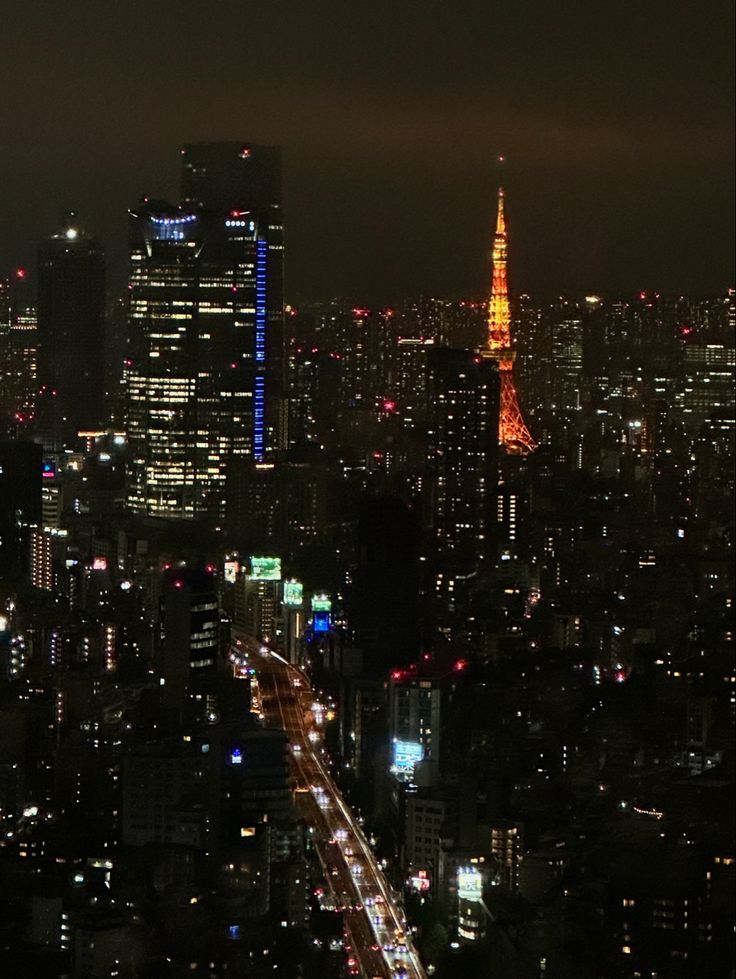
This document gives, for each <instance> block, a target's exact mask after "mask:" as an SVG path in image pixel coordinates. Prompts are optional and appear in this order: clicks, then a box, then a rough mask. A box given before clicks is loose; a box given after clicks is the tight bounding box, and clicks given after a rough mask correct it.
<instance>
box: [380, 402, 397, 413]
mask: <svg viewBox="0 0 736 979" xmlns="http://www.w3.org/2000/svg"><path fill="white" fill-rule="evenodd" d="M382 407H383V410H384V411H396V402H395V401H384V402H383V405H382Z"/></svg>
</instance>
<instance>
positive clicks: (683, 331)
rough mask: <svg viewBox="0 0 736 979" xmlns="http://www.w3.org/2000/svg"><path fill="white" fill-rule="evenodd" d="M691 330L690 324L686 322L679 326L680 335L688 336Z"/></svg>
mask: <svg viewBox="0 0 736 979" xmlns="http://www.w3.org/2000/svg"><path fill="white" fill-rule="evenodd" d="M692 332H693V328H692V326H688V325H687V324H684V325H683V326H681V327H680V336H681V337H689V336H690V334H691V333H692Z"/></svg>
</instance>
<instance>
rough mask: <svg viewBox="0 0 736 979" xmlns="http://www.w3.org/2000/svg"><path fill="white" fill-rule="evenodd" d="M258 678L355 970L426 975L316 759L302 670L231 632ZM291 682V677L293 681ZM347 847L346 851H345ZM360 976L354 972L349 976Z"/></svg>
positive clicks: (387, 977)
mask: <svg viewBox="0 0 736 979" xmlns="http://www.w3.org/2000/svg"><path fill="white" fill-rule="evenodd" d="M238 635H239V637H240V639H239V641H238V640H236V641H237V642H238V646H239V647H240V648H241V650H242V647H243V646H245V647H246V648H247V649H248V652H249V654H250V656H251V665H252V666H254V667H256V670H257V673H258V675H259V683H260V689H261V697H262V703H263V710H264V713H265V716H266V720H267V722H268V723H272V724H276V725H278V726H279V727H281V728H282V729H283V730H284V731H285V732H286V734H287V736H288V738H289V741H290V743H291V766H292V773H293V775H294V778H295V783H296V789H297V792H296V799H297V805H298V806H299V808H300V809H301V811H302V813H303V815H304V818H305V821H306V822H307V823H308V824H309V825H311V826H312V827H313V829H314V843H315V847H316V849H317V852H318V856H319V858H320V862H321V864H322V868H323V871H324V873H325V878H326V880H327V882H328V886H329V887H330V889H331V891H332V893H333V896H334V899H335V902H336V906H338V907H343V908H344V909H345V923H346V931H347V933H348V935H349V936H350V939H351V942H352V955H353V957H354V959H355V960H356V961H357V963H359V966H360V973H362V975H363V976H365V977H368V979H375V977H380V979H399V977H401V979H425V977H426V973H425V971H424V968H423V967H422V964H421V962H420V961H419V957H418V956H417V953H416V951H415V950H414V948H413V945H412V942H411V939H410V937H409V936H408V935H407V934H406V921H405V919H404V916H403V914H402V912H401V910H400V908H399V906H398V903H397V900H396V897H395V896H394V894H393V891H392V889H391V887H390V885H389V884H388V882H387V881H386V879H385V877H384V875H383V872H382V871H381V868H380V867H379V865H378V863H377V861H376V858H375V855H374V853H373V851H372V850H371V848H370V845H369V844H368V841H367V840H366V838H365V835H364V833H363V830H362V828H361V826H360V824H359V823H358V820H357V819H356V817H355V816H354V814H353V812H352V810H351V809H350V807H349V806H348V805H347V803H346V802H345V800H344V799H343V797H342V794H341V793H340V790H339V789H338V787H337V785H336V784H335V782H334V781H333V779H332V776H331V775H330V774H329V772H328V771H327V768H326V767H325V765H324V764H323V762H322V759H321V758H320V757H319V750H320V748H319V740H320V739H319V738H317V739H315V743H314V744H313V743H312V740H311V739H310V734H312V736H314V732H315V730H316V728H315V724H314V722H313V720H312V721H311V722H310V721H309V719H310V718H313V714H312V709H311V707H312V704H313V703H314V702H315V695H314V692H313V691H312V689H311V687H310V686H309V681H308V678H307V677H306V675H305V674H304V672H303V671H302V670H300V669H299V668H298V667H296V666H293V665H291V664H290V663H288V662H287V661H286V660H285V659H284V658H283V657H281V656H279V655H278V654H277V653H273V652H272V651H271V650H269V649H268V648H267V647H265V646H263V645H262V644H261V643H259V642H257V641H256V640H254V639H252V638H250V637H246V636H243V635H242V634H240V633H239V634H238ZM295 681H296V682H295ZM346 851H347V852H346ZM355 974H359V973H355Z"/></svg>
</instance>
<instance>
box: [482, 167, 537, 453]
mask: <svg viewBox="0 0 736 979" xmlns="http://www.w3.org/2000/svg"><path fill="white" fill-rule="evenodd" d="M503 160H504V158H503V156H499V157H498V163H499V165H500V164H502V163H503ZM504 199H505V194H504V190H503V186H501V185H500V184H499V188H498V211H497V214H496V232H495V234H494V236H493V278H492V284H491V298H490V301H489V303H488V340H487V344H486V348H485V350H483V351H481V353H482V356H484V357H488V358H489V359H492V360H495V361H496V363H497V364H498V373H499V377H500V381H501V404H500V410H499V420H498V440H499V442H500V443H501V444H502V445H503V447H504V449H505V450H506V452H508V453H509V454H511V455H528V454H529V453H530V452H534V450H535V449H536V447H537V443H536V442H535V441H534V439H533V438H532V434H531V432H530V431H529V429H528V428H527V426H526V422H525V421H524V416H523V415H522V413H521V408H520V407H519V398H518V395H517V393H516V385H515V383H514V372H513V368H514V358H515V356H516V351H515V350H514V349H513V345H512V342H511V304H510V302H509V284H508V272H507V254H508V234H507V230H506V214H505V210H504Z"/></svg>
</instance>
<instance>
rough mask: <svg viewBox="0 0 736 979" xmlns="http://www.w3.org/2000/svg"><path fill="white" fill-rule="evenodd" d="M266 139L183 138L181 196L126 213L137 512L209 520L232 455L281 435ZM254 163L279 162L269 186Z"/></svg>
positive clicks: (279, 232) (274, 184)
mask: <svg viewBox="0 0 736 979" xmlns="http://www.w3.org/2000/svg"><path fill="white" fill-rule="evenodd" d="M261 149H262V152H263V153H264V154H265V163H264V161H263V160H262V159H261V156H260V154H261ZM261 149H259V148H258V147H246V146H243V145H242V144H231V143H225V144H201V145H196V146H193V147H185V149H184V150H183V151H182V152H183V154H184V160H185V167H184V180H183V192H184V193H183V198H184V200H183V202H182V203H181V204H178V205H172V204H169V203H166V202H161V201H149V200H144V201H142V202H141V204H140V206H139V207H137V208H135V209H134V210H132V211H131V212H130V283H129V285H130V339H129V350H128V357H127V363H126V367H127V377H126V385H127V431H128V438H129V441H130V447H131V454H130V462H129V467H128V480H127V504H128V507H129V509H130V510H131V511H132V512H134V513H137V514H140V515H145V516H154V517H168V518H173V519H181V518H184V519H193V518H204V519H207V520H211V521H212V522H213V523H214V524H215V525H217V524H218V522H219V521H221V519H222V517H223V513H224V496H225V481H226V475H227V468H228V465H229V464H230V463H231V462H233V460H237V461H239V462H241V463H242V462H247V461H248V460H252V461H253V462H254V463H259V462H264V461H266V459H267V458H269V457H271V456H272V455H273V453H274V452H276V451H277V450H278V448H279V446H280V444H281V440H282V438H283V437H284V436H283V435H282V433H281V426H280V419H281V418H282V417H283V415H284V411H283V409H282V401H283V383H282V374H283V300H282V278H283V243H282V239H283V229H282V225H281V214H280V206H279V200H278V185H279V182H280V176H279V169H278V153H277V151H275V150H273V149H272V148H270V147H264V148H261ZM190 157H191V158H193V159H194V161H195V163H199V164H201V165H199V166H193V165H192V163H191V159H190ZM207 163H209V167H208V166H207V165H206V164H207ZM256 164H257V166H258V167H260V171H264V170H268V168H269V167H270V168H271V169H272V170H274V171H275V172H274V173H272V174H271V179H270V182H269V183H267V184H266V183H265V182H264V181H263V180H262V179H256V180H254V181H252V182H250V183H249V172H250V171H249V167H250V166H251V165H253V166H254V167H256ZM223 172H224V174H225V178H224V179H223Z"/></svg>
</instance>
